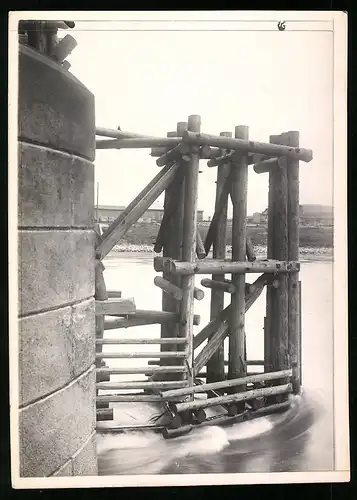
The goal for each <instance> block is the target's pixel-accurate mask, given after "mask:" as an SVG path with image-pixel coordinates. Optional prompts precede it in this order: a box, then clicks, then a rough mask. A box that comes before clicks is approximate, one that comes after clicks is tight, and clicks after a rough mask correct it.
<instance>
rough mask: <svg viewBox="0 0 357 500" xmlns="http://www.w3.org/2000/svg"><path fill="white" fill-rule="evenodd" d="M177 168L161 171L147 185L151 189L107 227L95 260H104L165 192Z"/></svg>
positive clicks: (146, 190)
mask: <svg viewBox="0 0 357 500" xmlns="http://www.w3.org/2000/svg"><path fill="white" fill-rule="evenodd" d="M178 168H179V164H177V163H175V164H173V165H171V166H167V167H165V168H164V169H163V170H161V171H160V172H159V174H158V175H157V176H156V177H155V179H154V182H153V181H152V182H151V183H150V184H149V185H152V187H151V188H149V189H148V187H146V188H145V189H144V190H143V191H142V193H141V195H139V196H138V197H137V198H136V199H135V200H137V203H135V204H134V202H133V203H132V208H131V210H130V211H128V210H126V212H127V213H126V215H125V216H123V214H121V215H119V217H118V218H117V219H116V220H115V221H114V222H113V223H112V224H111V225H110V226H109V228H108V229H107V231H106V232H105V233H104V234H103V236H102V238H103V241H102V243H101V244H100V245H99V246H98V247H97V249H96V257H97V259H100V260H102V259H104V257H105V256H106V255H107V254H108V253H109V252H110V251H111V250H112V249H113V247H114V246H115V245H116V244H117V243H118V241H119V240H120V239H121V238H122V237H123V236H124V235H125V234H126V232H127V231H128V230H129V228H130V227H131V226H132V225H133V224H135V223H136V222H137V221H138V219H140V217H141V216H142V215H143V214H144V213H145V212H146V210H147V209H148V208H149V207H150V206H151V205H152V204H153V203H154V201H155V200H156V199H157V198H158V197H159V196H160V194H161V193H163V192H164V191H165V189H166V188H167V187H168V186H169V184H170V183H171V182H172V180H173V179H174V177H175V175H176V172H177V169H178Z"/></svg>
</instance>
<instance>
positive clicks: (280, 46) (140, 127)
mask: <svg viewBox="0 0 357 500" xmlns="http://www.w3.org/2000/svg"><path fill="white" fill-rule="evenodd" d="M107 24H108V29H106V25H103V23H101V25H99V24H98V23H96V22H91V23H86V22H77V23H76V28H75V29H73V30H71V31H70V34H71V35H72V36H73V37H75V39H76V40H77V43H78V46H77V47H76V48H75V50H74V51H73V53H72V54H71V55H70V56H69V57H68V60H69V62H70V63H71V65H72V67H71V69H70V71H71V72H72V73H73V74H74V75H75V76H76V77H78V78H79V79H80V80H81V81H82V82H83V83H84V85H86V86H87V87H88V88H89V89H90V90H91V92H93V94H94V95H95V102H96V125H97V126H101V127H108V128H117V127H118V125H120V126H121V128H122V130H128V131H131V132H137V133H142V134H146V135H155V136H166V132H167V131H169V130H175V129H176V123H177V122H178V121H187V117H188V115H190V114H199V115H201V118H202V125H201V131H202V132H206V133H211V134H217V135H218V134H219V133H220V132H222V131H232V132H233V133H234V127H235V125H248V126H249V133H250V139H252V140H257V141H264V142H269V135H270V134H278V133H281V132H285V131H289V130H299V131H300V145H301V147H305V148H309V149H312V150H313V154H314V159H313V161H312V162H310V163H303V162H300V167H301V168H300V202H301V203H302V204H305V203H320V204H332V193H333V186H332V180H333V171H332V167H333V149H332V146H333V103H332V98H333V87H332V83H333V76H332V75H333V66H332V64H333V61H332V43H333V40H332V33H331V32H328V31H327V32H324V31H310V32H309V31H304V32H298V31H289V30H286V31H284V32H280V31H278V30H277V31H228V32H227V31H171V32H169V31H164V32H163V31H119V30H113V29H112V28H111V26H113V25H111V23H107ZM95 164H96V168H95V178H96V182H99V185H100V188H99V191H100V192H99V203H100V204H107V205H125V204H128V203H129V202H130V201H131V200H132V199H133V198H134V197H135V196H136V195H137V194H138V192H139V191H140V190H141V189H142V188H144V187H145V185H146V184H147V183H148V182H149V181H150V180H151V179H152V178H153V177H154V176H155V175H156V174H157V172H158V167H157V166H156V164H155V159H154V158H152V157H151V156H150V150H147V149H145V150H139V149H136V150H110V151H98V152H97V157H96V162H95ZM250 168H251V167H250ZM201 170H203V173H202V174H200V177H199V180H200V187H199V201H198V205H199V208H200V209H202V210H204V212H205V216H208V215H212V212H213V207H214V197H215V183H214V181H215V178H216V169H215V168H213V169H209V168H207V166H206V162H205V161H204V160H202V161H201ZM267 187H268V175H267V174H263V175H257V174H255V173H254V171H253V170H252V168H251V169H250V171H249V187H248V213H252V212H255V211H262V210H264V209H265V208H266V205H267V196H268V194H267V193H268V189H267ZM159 201H162V197H160V199H159Z"/></svg>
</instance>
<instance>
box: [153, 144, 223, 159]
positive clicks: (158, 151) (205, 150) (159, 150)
mask: <svg viewBox="0 0 357 500" xmlns="http://www.w3.org/2000/svg"><path fill="white" fill-rule="evenodd" d="M181 144H183V143H181ZM170 149H171V148H170V147H166V148H164V147H153V148H151V152H150V156H152V157H156V158H157V157H159V156H163V155H164V154H165V153H167V152H168V151H169V150H170ZM199 156H200V158H201V160H209V159H210V158H217V157H219V156H220V150H219V148H211V147H210V146H207V145H204V146H202V147H201V148H200V149H199Z"/></svg>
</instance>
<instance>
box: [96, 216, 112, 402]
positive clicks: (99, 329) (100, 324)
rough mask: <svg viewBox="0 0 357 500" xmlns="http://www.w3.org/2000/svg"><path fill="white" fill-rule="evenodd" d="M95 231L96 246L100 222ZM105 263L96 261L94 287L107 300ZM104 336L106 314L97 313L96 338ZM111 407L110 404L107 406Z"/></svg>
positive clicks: (98, 296)
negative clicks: (104, 273)
mask: <svg viewBox="0 0 357 500" xmlns="http://www.w3.org/2000/svg"><path fill="white" fill-rule="evenodd" d="M94 231H95V233H96V246H98V245H99V243H100V242H101V232H100V226H99V224H98V223H96V224H95V225H94ZM104 269H105V268H104V265H103V263H102V262H101V261H100V260H97V261H96V266H95V285H94V286H95V289H94V298H95V300H107V299H108V293H107V289H106V286H105V281H104V276H103V271H104ZM103 337H104V316H103V315H98V316H97V315H96V316H95V338H96V339H102V338H103ZM102 349H103V346H102V345H101V344H97V343H96V345H95V352H96V354H100V353H101V352H102ZM102 361H103V360H101V359H96V360H95V366H96V368H100V367H101V366H102ZM96 395H97V396H98V390H97V391H96ZM106 407H108V408H109V404H108V405H107V406H106Z"/></svg>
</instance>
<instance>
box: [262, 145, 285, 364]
mask: <svg viewBox="0 0 357 500" xmlns="http://www.w3.org/2000/svg"><path fill="white" fill-rule="evenodd" d="M270 142H272V143H275V144H283V143H284V138H283V136H271V137H270ZM270 180H271V185H270V186H269V190H270V189H271V190H272V193H271V195H272V196H273V198H274V199H273V200H272V203H273V209H272V214H270V222H271V226H270V227H269V228H268V240H269V242H270V252H271V253H270V255H269V256H268V258H273V259H277V260H283V261H286V260H287V259H288V220H287V207H288V187H287V168H286V162H281V164H279V166H277V167H275V168H274V171H273V172H272V175H271V178H270ZM269 201H270V200H269ZM268 211H269V209H268ZM271 230H272V234H270V235H269V231H271ZM270 238H271V239H270ZM276 281H277V282H278V287H277V288H275V287H274V288H273V287H271V286H268V290H269V292H268V299H267V300H268V301H269V315H268V312H267V316H268V320H267V323H268V335H269V338H270V340H269V342H270V346H271V348H270V350H269V351H270V355H269V357H270V359H269V364H270V370H273V371H274V370H277V371H278V370H284V369H286V368H288V367H289V365H290V363H289V346H288V278H287V275H286V274H284V273H282V274H279V275H278V277H277V280H276Z"/></svg>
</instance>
